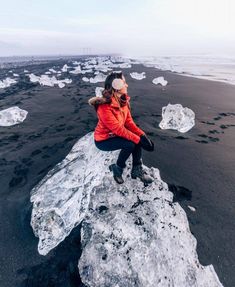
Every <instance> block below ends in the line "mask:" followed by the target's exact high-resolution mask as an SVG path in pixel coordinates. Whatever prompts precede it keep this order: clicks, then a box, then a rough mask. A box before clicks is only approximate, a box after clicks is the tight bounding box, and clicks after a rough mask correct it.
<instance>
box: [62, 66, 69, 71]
mask: <svg viewBox="0 0 235 287" xmlns="http://www.w3.org/2000/svg"><path fill="white" fill-rule="evenodd" d="M68 68H69V66H68V65H67V64H65V65H64V66H63V68H62V70H61V71H62V72H67V71H68Z"/></svg>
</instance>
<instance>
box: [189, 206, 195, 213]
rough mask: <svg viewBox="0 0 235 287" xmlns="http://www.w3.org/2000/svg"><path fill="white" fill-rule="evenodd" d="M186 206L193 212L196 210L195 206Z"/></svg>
mask: <svg viewBox="0 0 235 287" xmlns="http://www.w3.org/2000/svg"><path fill="white" fill-rule="evenodd" d="M188 208H189V209H190V210H192V211H193V212H195V211H196V208H195V207H193V206H190V205H188Z"/></svg>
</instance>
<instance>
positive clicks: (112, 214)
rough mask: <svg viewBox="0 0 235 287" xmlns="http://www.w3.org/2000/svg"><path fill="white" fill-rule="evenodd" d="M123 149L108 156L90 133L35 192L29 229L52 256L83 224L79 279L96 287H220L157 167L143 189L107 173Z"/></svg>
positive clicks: (132, 181) (141, 185) (43, 249)
mask: <svg viewBox="0 0 235 287" xmlns="http://www.w3.org/2000/svg"><path fill="white" fill-rule="evenodd" d="M117 155H118V151H114V152H102V151H100V150H98V149H97V148H96V147H95V145H94V138H93V133H89V134H87V135H86V136H84V137H83V138H81V139H80V140H78V142H77V143H76V144H75V145H74V146H73V148H72V150H71V152H70V153H69V154H68V155H67V156H66V158H65V159H64V160H63V161H62V162H61V163H59V164H57V165H56V166H55V167H54V168H53V169H52V170H51V171H50V172H49V173H48V174H47V175H46V176H45V178H44V179H42V181H41V182H40V183H38V185H37V186H36V187H35V188H34V189H33V190H32V195H31V201H32V202H33V211H32V217H31V225H32V227H33V229H34V233H35V235H36V236H38V237H39V246H38V250H39V252H40V253H41V254H43V255H45V254H47V253H48V252H49V251H50V250H51V249H52V248H54V247H55V246H56V245H58V244H59V243H60V242H61V241H62V240H63V239H64V238H65V237H66V236H67V235H68V234H69V233H70V231H71V230H72V229H73V227H75V226H76V225H78V224H79V223H80V222H81V221H82V220H83V223H82V248H83V251H82V255H81V258H80V262H79V271H80V275H81V279H82V281H83V283H84V284H86V286H90V287H101V286H109V287H114V286H115V287H117V286H129V287H131V286H139V287H155V286H156V283H157V286H162V287H163V286H182V287H186V286H187V287H188V286H195V287H196V286H204V287H220V286H222V285H221V283H220V281H219V279H218V277H217V275H216V273H215V271H214V268H213V266H212V265H209V266H206V267H204V266H202V265H201V264H200V263H199V261H198V256H197V253H196V239H195V238H194V237H193V235H192V234H191V233H190V230H189V225H188V221H187V217H186V214H185V212H184V210H183V209H182V208H181V206H180V205H179V204H178V203H173V202H172V200H173V195H172V193H171V192H170V191H169V190H168V186H167V184H166V183H165V182H163V181H162V180H161V178H160V174H159V171H158V169H156V168H149V169H148V168H147V167H144V168H145V169H146V170H148V172H149V173H150V175H151V176H152V177H153V178H154V179H155V181H154V182H153V183H152V184H151V185H150V186H148V187H143V184H142V183H141V182H140V181H139V180H133V179H131V178H130V176H129V173H130V168H131V162H130V160H129V161H128V163H127V168H126V169H125V171H124V174H123V176H124V180H125V183H124V184H123V185H121V186H120V185H118V184H116V183H115V181H114V180H113V177H112V175H111V173H110V172H109V171H108V165H109V164H110V163H112V162H114V161H116V158H117Z"/></svg>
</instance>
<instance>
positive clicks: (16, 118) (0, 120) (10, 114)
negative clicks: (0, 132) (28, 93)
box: [0, 106, 28, 127]
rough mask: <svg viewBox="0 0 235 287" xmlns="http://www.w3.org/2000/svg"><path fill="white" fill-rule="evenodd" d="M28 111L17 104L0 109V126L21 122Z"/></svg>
mask: <svg viewBox="0 0 235 287" xmlns="http://www.w3.org/2000/svg"><path fill="white" fill-rule="evenodd" d="M27 114H28V112H27V111H25V110H22V109H20V108H19V107H17V106H14V107H10V108H8V109H5V110H1V111H0V126H4V127H6V126H13V125H16V124H19V123H21V122H23V121H24V120H25V119H26V116H27Z"/></svg>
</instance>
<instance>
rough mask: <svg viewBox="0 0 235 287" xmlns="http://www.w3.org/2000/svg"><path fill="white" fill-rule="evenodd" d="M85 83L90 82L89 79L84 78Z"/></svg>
mask: <svg viewBox="0 0 235 287" xmlns="http://www.w3.org/2000/svg"><path fill="white" fill-rule="evenodd" d="M82 80H83V82H90V80H89V79H88V78H87V77H83V78H82Z"/></svg>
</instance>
